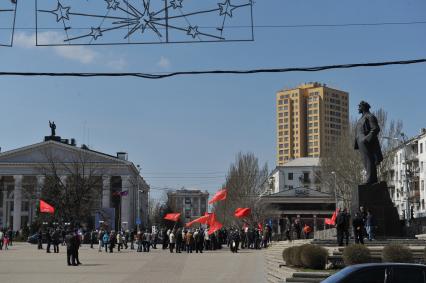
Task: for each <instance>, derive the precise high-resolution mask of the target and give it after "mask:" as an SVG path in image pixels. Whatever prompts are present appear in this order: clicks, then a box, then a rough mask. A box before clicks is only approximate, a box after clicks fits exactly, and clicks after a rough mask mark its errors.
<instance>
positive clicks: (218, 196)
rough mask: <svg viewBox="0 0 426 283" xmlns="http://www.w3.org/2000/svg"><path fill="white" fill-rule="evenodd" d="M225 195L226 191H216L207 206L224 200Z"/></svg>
mask: <svg viewBox="0 0 426 283" xmlns="http://www.w3.org/2000/svg"><path fill="white" fill-rule="evenodd" d="M226 195H227V191H226V189H221V190H220V191H218V192H217V193H216V194H215V195H214V196H213V198H212V199H211V200H210V201H209V204H212V203H215V202H217V201H221V200H225V199H226Z"/></svg>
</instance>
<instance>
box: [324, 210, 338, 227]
mask: <svg viewBox="0 0 426 283" xmlns="http://www.w3.org/2000/svg"><path fill="white" fill-rule="evenodd" d="M336 217H337V209H336V211H335V212H333V215H332V216H331V218H326V219H325V220H324V222H325V224H327V225H336Z"/></svg>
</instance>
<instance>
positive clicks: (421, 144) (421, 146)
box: [420, 143, 423, 153]
mask: <svg viewBox="0 0 426 283" xmlns="http://www.w3.org/2000/svg"><path fill="white" fill-rule="evenodd" d="M420 153H423V143H420Z"/></svg>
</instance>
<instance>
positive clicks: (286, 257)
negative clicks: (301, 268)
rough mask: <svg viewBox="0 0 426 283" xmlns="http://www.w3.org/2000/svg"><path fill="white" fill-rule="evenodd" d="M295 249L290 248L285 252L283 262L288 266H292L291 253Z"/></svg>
mask: <svg viewBox="0 0 426 283" xmlns="http://www.w3.org/2000/svg"><path fill="white" fill-rule="evenodd" d="M293 250H294V247H289V248H286V249H284V250H283V260H284V261H285V264H286V265H291V257H292V255H291V253H292V252H293Z"/></svg>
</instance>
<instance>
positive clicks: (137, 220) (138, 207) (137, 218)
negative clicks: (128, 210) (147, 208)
mask: <svg viewBox="0 0 426 283" xmlns="http://www.w3.org/2000/svg"><path fill="white" fill-rule="evenodd" d="M136 168H137V169H138V175H137V176H136V182H137V183H138V196H137V201H138V205H137V210H138V211H137V212H136V222H137V223H136V226H137V228H138V230H139V229H140V227H139V226H140V222H141V209H140V206H141V204H140V196H139V175H140V174H141V166H140V165H139V164H138V165H136Z"/></svg>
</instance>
